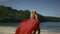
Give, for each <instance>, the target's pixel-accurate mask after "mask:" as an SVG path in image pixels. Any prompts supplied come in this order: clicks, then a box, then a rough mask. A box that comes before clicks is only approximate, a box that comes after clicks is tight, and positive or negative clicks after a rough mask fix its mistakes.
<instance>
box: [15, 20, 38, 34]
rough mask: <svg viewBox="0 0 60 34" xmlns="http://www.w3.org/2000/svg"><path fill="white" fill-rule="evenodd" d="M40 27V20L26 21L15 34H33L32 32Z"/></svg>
mask: <svg viewBox="0 0 60 34" xmlns="http://www.w3.org/2000/svg"><path fill="white" fill-rule="evenodd" d="M38 25H39V20H38V19H24V20H23V21H22V22H21V23H20V24H19V26H18V27H17V29H16V32H15V34H32V33H31V32H32V31H33V30H34V29H35V28H36V27H37V26H38Z"/></svg>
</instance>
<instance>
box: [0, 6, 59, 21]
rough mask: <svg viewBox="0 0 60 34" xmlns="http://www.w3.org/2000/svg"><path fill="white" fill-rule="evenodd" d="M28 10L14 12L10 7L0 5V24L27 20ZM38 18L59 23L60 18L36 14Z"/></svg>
mask: <svg viewBox="0 0 60 34" xmlns="http://www.w3.org/2000/svg"><path fill="white" fill-rule="evenodd" d="M29 15H30V11H29V10H24V11H23V10H16V9H12V8H11V7H6V6H3V5H1V6H0V22H20V21H22V20H23V19H25V18H29V17H30V16H29ZM38 15H39V17H40V21H42V22H45V21H54V22H58V21H59V22H60V18H57V17H47V16H42V15H40V14H38Z"/></svg>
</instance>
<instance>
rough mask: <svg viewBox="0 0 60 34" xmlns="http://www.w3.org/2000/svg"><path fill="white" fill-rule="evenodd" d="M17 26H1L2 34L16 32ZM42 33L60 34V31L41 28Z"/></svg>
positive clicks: (0, 31)
mask: <svg viewBox="0 0 60 34" xmlns="http://www.w3.org/2000/svg"><path fill="white" fill-rule="evenodd" d="M15 30H16V27H5V26H0V34H14V33H15ZM40 34H60V32H51V31H50V32H49V31H47V30H41V33H40Z"/></svg>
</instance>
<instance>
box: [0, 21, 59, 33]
mask: <svg viewBox="0 0 60 34" xmlns="http://www.w3.org/2000/svg"><path fill="white" fill-rule="evenodd" d="M18 24H19V23H0V34H14V33H15V30H16V28H17V26H18ZM40 28H41V32H42V33H44V34H45V33H46V34H47V33H48V32H50V33H51V32H54V33H57V32H60V22H44V23H41V24H40ZM42 33H41V34H42ZM58 34H60V33H58Z"/></svg>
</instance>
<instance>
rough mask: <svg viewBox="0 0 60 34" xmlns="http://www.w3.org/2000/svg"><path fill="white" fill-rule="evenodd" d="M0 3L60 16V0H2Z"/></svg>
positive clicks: (45, 14)
mask: <svg viewBox="0 0 60 34" xmlns="http://www.w3.org/2000/svg"><path fill="white" fill-rule="evenodd" d="M0 5H5V6H10V7H12V8H14V9H17V10H33V9H34V10H36V12H37V13H39V14H41V15H43V16H54V17H60V0H0Z"/></svg>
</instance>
